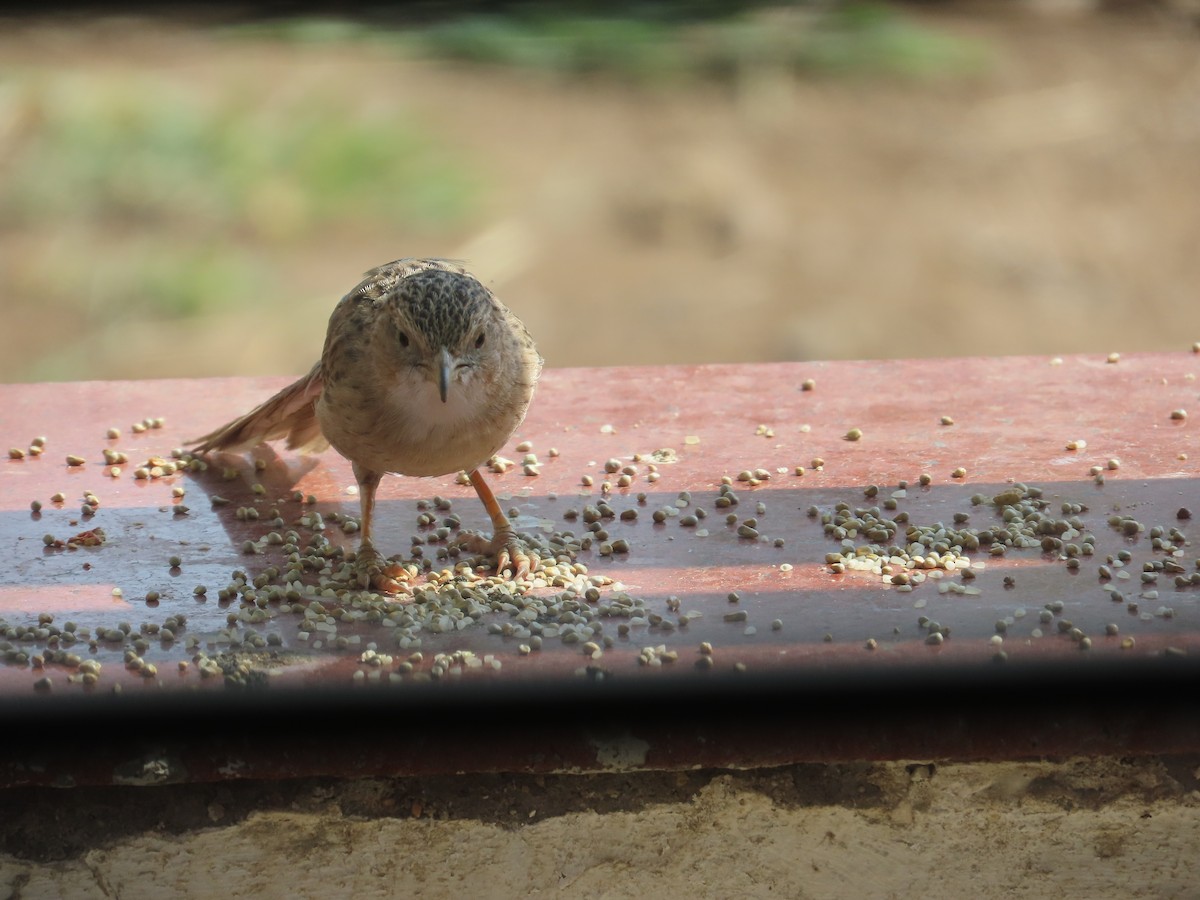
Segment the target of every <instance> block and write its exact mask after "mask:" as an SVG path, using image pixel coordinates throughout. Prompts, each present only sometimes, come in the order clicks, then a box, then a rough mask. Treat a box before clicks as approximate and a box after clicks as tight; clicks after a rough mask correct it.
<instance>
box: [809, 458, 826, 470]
mask: <svg viewBox="0 0 1200 900" xmlns="http://www.w3.org/2000/svg"><path fill="white" fill-rule="evenodd" d="M809 466H810V467H811V468H813V469H815V470H816V471H818V472H820V471H821V470H822V469H824V468H825V460H823V459H822V458H821V457H819V456H814V457H813V458H812V462H811V463H809Z"/></svg>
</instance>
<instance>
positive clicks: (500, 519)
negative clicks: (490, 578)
mask: <svg viewBox="0 0 1200 900" xmlns="http://www.w3.org/2000/svg"><path fill="white" fill-rule="evenodd" d="M467 477H468V478H469V479H471V485H472V487H474V488H475V493H477V494H478V495H479V499H480V500H482V501H483V508H484V509H486V510H487V514H488V518H490V519H491V520H492V528H493V529H494V533H493V535H492V538H491V540H488V539H487V538H485V537H483V536H482V535H478V534H467V535H463V537H462V538H460V540H459V545H460V546H461V547H463V548H465V549H466V550H467V551H468V552H469V553H485V554H487V555H488V556H494V557H496V569H497V570H498V571H501V572H503V571H505V570H506V569H511V570H512V571H513V574H515V575H516V576H517V577H518V578H519V577H521V576H524V575H528V574H529V573H530V572H531V571H533V570H534V569H536V568H537V565H538V557H537V555H536V554H534V553H531V552H529V551H528V550H526V548H525V547H524V546H522V545H521V542H520V541H519V540H517V535H516V532H515V531H513V527H512V523H511V522H509V521H508V516H506V515H504V511H503V510H502V509H500V504H499V503H497V502H496V495H495V494H493V493H492V489H491V487H489V486H488V483H487V481H485V480H484V477H483V476H482V475H481V474H479V470H478V469H472V470H471V471H470V472H469V473H467Z"/></svg>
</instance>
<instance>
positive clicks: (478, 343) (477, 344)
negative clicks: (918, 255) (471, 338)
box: [475, 333, 483, 350]
mask: <svg viewBox="0 0 1200 900" xmlns="http://www.w3.org/2000/svg"><path fill="white" fill-rule="evenodd" d="M482 346H483V334H482V333H481V334H480V335H479V337H477V338H475V349H476V350H478V349H479V348H480V347H482Z"/></svg>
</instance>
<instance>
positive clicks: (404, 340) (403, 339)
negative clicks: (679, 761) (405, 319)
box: [400, 331, 408, 347]
mask: <svg viewBox="0 0 1200 900" xmlns="http://www.w3.org/2000/svg"><path fill="white" fill-rule="evenodd" d="M400 346H401V347H407V346H408V335H407V334H405V333H404V332H403V331H402V332H400Z"/></svg>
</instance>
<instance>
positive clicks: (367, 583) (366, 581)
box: [353, 463, 408, 594]
mask: <svg viewBox="0 0 1200 900" xmlns="http://www.w3.org/2000/svg"><path fill="white" fill-rule="evenodd" d="M353 468H354V478H355V480H356V481H357V482H358V503H359V509H360V512H361V514H360V522H359V533H360V538H359V543H358V555H357V557H356V558H355V563H354V566H355V570H356V573H355V574H356V575H357V577H358V583H359V586H360V587H364V588H365V587H370V588H371V589H373V590H376V591H381V592H383V593H387V594H396V593H400V592H407V590H408V585H407V584H406V583H405V581H404V580H402V579H407V577H408V573H407V572H406V571H405V570H404V567H403V566H399V565H396V564H394V563H389V562H388V561H387V559H386V558H384V556H383V554H381V553H380V552H379V551H378V550H376V549H375V545H374V543H372V541H371V519H372V517H373V516H374V515H375V491H376V490H378V488H379V481H380V479H381V478H382V477H383V475H382V474H381V473H379V472H372V471H370V470H369V469H365V468H363V467H362V466H360V465H359V464H358V463H354V465H353Z"/></svg>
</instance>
